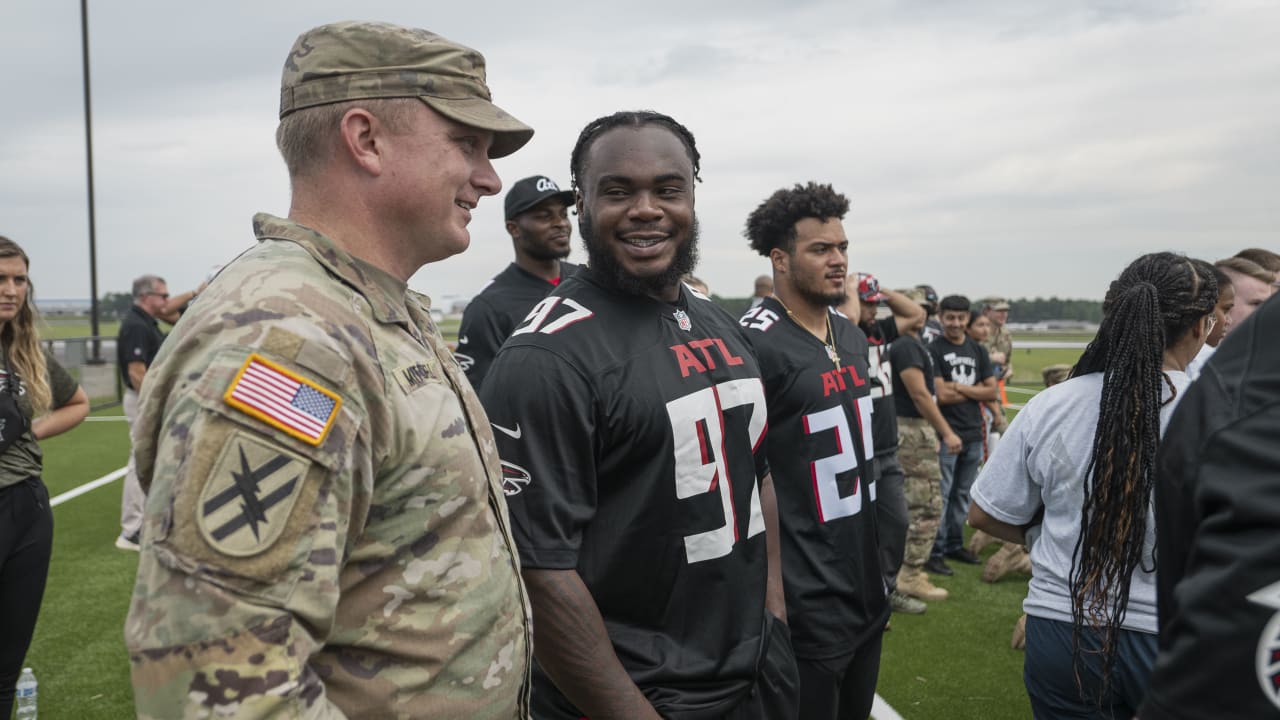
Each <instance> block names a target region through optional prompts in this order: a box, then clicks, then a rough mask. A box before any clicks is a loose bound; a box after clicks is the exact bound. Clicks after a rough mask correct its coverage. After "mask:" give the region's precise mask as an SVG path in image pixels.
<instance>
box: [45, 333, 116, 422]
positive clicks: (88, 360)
mask: <svg viewBox="0 0 1280 720" xmlns="http://www.w3.org/2000/svg"><path fill="white" fill-rule="evenodd" d="M44 345H45V347H47V348H48V349H49V352H51V353H53V356H54V357H55V358H56V359H57V360H58V362H59V363H60V364H61V365H62V367H64V368H66V369H67V372H69V373H71V376H72V377H74V378H75V379H76V381H77V382H79V383H80V387H82V388H84V391H85V393H87V394H88V395H89V404H90V406H91V407H92V408H93V409H94V410H100V409H102V408H107V407H111V406H113V405H118V404H120V402H121V400H122V399H123V397H124V385H123V383H122V382H121V381H120V372H119V370H118V369H117V368H116V339H115V338H114V337H103V336H98V337H73V338H59V339H57V340H45V341H44ZM95 346H96V347H95ZM95 350H96V351H97V355H96V357H97V358H98V359H95V354H94V351H95Z"/></svg>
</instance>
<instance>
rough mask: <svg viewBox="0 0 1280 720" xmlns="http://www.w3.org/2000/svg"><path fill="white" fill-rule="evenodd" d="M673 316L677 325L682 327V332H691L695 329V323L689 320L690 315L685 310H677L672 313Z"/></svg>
mask: <svg viewBox="0 0 1280 720" xmlns="http://www.w3.org/2000/svg"><path fill="white" fill-rule="evenodd" d="M671 315H672V316H673V317H675V319H676V324H677V325H679V326H680V329H681V330H684V331H685V332H689V331H690V330H692V329H693V321H692V320H690V319H689V313H687V312H685V311H683V310H677V311H675V312H673V313H671Z"/></svg>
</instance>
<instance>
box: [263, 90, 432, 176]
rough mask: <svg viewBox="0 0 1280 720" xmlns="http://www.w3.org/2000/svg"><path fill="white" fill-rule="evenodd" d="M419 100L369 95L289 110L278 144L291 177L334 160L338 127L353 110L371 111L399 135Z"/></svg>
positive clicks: (277, 137)
mask: <svg viewBox="0 0 1280 720" xmlns="http://www.w3.org/2000/svg"><path fill="white" fill-rule="evenodd" d="M420 103H421V101H420V100H418V99H417V98H372V99H367V98H366V99H363V100H351V101H348V102H340V103H331V104H328V105H319V106H316V107H310V108H306V109H304V110H299V111H297V112H293V113H289V114H288V115H286V116H284V117H283V118H282V119H281V120H280V124H279V125H278V126H277V127H276V147H277V148H279V149H280V156H281V157H283V158H284V164H285V167H286V168H288V170H289V177H290V178H300V177H306V176H308V175H310V174H312V173H314V172H316V171H317V170H319V169H320V168H322V167H324V166H325V165H327V164H328V163H329V161H330V160H332V159H333V157H334V153H335V152H336V151H337V149H338V138H339V135H338V129H339V126H340V125H341V124H342V118H343V116H345V115H346V114H347V112H349V111H350V110H353V109H355V108H363V109H365V110H368V111H369V112H370V113H372V114H373V116H374V117H376V118H378V120H379V121H381V122H382V124H383V125H385V126H387V129H389V130H390V131H391V132H392V133H394V134H397V135H399V134H403V133H405V132H408V128H409V122H410V121H409V114H410V112H411V110H412V109H413V107H414V105H418V104H420Z"/></svg>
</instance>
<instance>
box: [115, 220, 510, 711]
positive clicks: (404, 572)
mask: <svg viewBox="0 0 1280 720" xmlns="http://www.w3.org/2000/svg"><path fill="white" fill-rule="evenodd" d="M254 230H255V233H256V234H257V236H258V238H259V241H260V242H259V244H258V245H257V247H255V248H253V249H251V250H249V251H248V252H246V253H245V254H243V255H241V256H240V257H239V258H237V259H236V260H235V261H234V262H232V263H231V264H230V265H228V266H227V267H226V268H225V269H223V271H222V272H221V273H220V274H219V275H218V277H217V278H216V279H215V280H214V281H213V283H212V284H210V286H209V287H208V289H207V290H206V291H205V292H204V293H202V294H201V296H200V300H199V302H198V303H196V304H195V305H194V306H193V308H192V310H191V311H189V312H187V313H186V314H185V315H184V316H183V318H182V320H181V321H180V322H179V323H178V324H177V326H176V327H175V328H174V330H173V332H172V333H171V334H170V335H169V337H168V340H167V341H166V342H165V344H164V347H163V348H162V349H161V351H160V353H159V355H158V356H157V357H156V360H155V362H154V363H153V364H152V366H151V368H150V370H149V371H148V372H147V383H146V385H145V386H144V387H143V392H142V396H141V399H140V407H139V412H138V422H137V423H136V425H135V428H134V436H133V441H134V449H135V455H136V461H137V468H138V477H139V479H140V481H141V482H142V485H143V487H144V488H147V489H148V497H147V509H146V518H145V522H144V527H143V532H142V536H143V547H142V553H141V558H140V561H139V566H138V578H137V584H136V586H135V587H134V592H133V599H132V603H131V607H130V609H129V617H128V621H127V623H126V626H125V638H126V641H127V644H128V647H129V653H130V660H131V662H132V675H133V687H134V696H135V702H136V704H137V709H138V715H139V717H143V718H165V719H166V720H167V719H171V718H196V717H201V718H203V717H223V716H234V717H237V718H260V717H289V718H335V717H344V716H347V717H359V718H408V717H440V718H446V717H447V718H513V717H526V716H527V713H528V710H527V707H528V692H529V690H528V688H529V685H528V669H529V664H530V657H531V655H530V653H531V645H532V643H531V636H530V621H529V618H530V614H529V604H528V600H527V597H526V595H525V590H524V586H523V585H522V583H521V580H520V574H519V566H518V563H517V560H516V557H517V556H516V551H515V547H514V544H513V542H512V538H511V533H510V525H509V521H508V518H507V512H506V505H505V502H504V500H503V495H502V490H501V471H500V468H499V464H498V456H497V453H496V450H495V446H494V441H493V434H492V430H491V428H490V427H489V423H488V420H487V419H486V416H485V414H484V410H483V409H482V408H481V407H480V403H479V401H478V400H477V399H476V396H475V393H474V392H473V391H472V389H471V386H470V385H469V384H468V383H467V381H466V379H465V378H464V376H463V374H462V371H461V370H460V369H459V368H458V366H457V364H456V363H455V362H454V361H453V359H452V356H451V355H450V354H449V352H448V350H447V348H446V347H445V345H444V342H443V341H442V339H441V337H440V333H439V331H438V330H437V328H436V327H435V325H434V324H433V323H432V321H431V319H430V315H429V313H428V306H429V302H430V301H429V299H427V298H426V297H425V296H421V295H418V294H416V293H413V292H410V291H408V289H407V287H406V286H405V284H404V283H402V282H400V281H399V280H397V279H396V278H394V277H392V276H390V275H388V274H386V273H384V272H382V271H380V270H378V269H377V268H374V267H373V266H371V265H368V264H366V263H364V262H361V261H360V260H357V259H356V258H353V257H352V256H351V255H349V254H347V253H345V252H343V251H342V250H340V249H338V248H336V247H335V246H334V245H333V243H332V242H331V241H329V240H328V239H326V238H325V237H323V236H321V235H320V234H318V233H316V232H314V231H312V230H309V229H307V228H305V227H302V226H300V225H297V224H295V223H292V222H290V221H287V220H282V219H279V218H274V217H271V216H269V215H257V216H255V217H254Z"/></svg>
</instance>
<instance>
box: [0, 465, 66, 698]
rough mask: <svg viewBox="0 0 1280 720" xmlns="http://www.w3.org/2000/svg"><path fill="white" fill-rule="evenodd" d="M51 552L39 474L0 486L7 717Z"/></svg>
mask: <svg viewBox="0 0 1280 720" xmlns="http://www.w3.org/2000/svg"><path fill="white" fill-rule="evenodd" d="M52 551H53V511H52V510H51V509H50V508H49V491H48V489H46V488H45V486H44V483H43V482H41V481H40V478H38V477H33V478H28V479H27V480H25V481H23V482H20V483H18V484H17V485H10V486H8V487H4V488H0V718H4V719H5V720H8V717H9V712H10V710H11V709H12V707H13V693H14V685H16V684H17V683H18V675H19V673H21V672H22V660H23V658H25V657H26V655H27V648H28V647H29V646H30V645H31V635H32V633H34V632H35V629H36V616H37V615H38V614H39V613H40V600H41V598H43V597H44V582H45V579H46V578H47V577H48V576H49V555H50V553H51V552H52Z"/></svg>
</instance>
